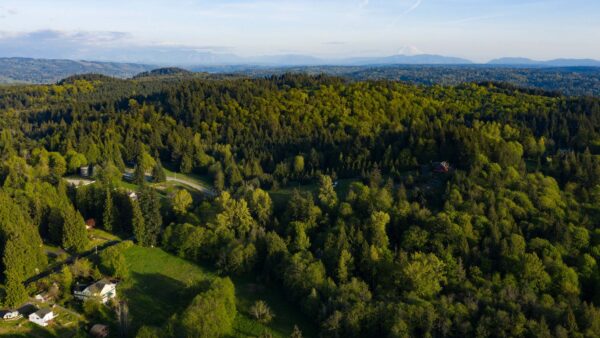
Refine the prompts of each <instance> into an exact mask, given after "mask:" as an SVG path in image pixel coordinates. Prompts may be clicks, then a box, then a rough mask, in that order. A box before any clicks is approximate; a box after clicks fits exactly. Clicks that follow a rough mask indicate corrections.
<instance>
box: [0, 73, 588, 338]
mask: <svg viewBox="0 0 600 338" xmlns="http://www.w3.org/2000/svg"><path fill="white" fill-rule="evenodd" d="M375 71H376V72H378V71H383V70H381V69H380V70H375ZM415 71H416V72H419V71H422V70H415ZM459 73H460V72H459ZM103 81H104V80H98V82H97V83H93V84H88V85H86V84H85V83H76V84H61V85H55V86H51V87H47V88H46V87H10V88H2V89H0V108H3V109H0V110H1V111H2V117H3V119H2V122H1V123H0V129H2V130H3V132H2V133H1V134H0V143H2V145H1V147H0V148H1V149H2V150H1V151H0V153H1V155H0V156H2V165H1V166H0V183H1V185H2V187H3V188H2V189H3V191H4V192H3V193H2V194H1V195H2V196H4V195H5V196H4V197H0V198H2V200H0V202H2V203H0V216H1V217H0V225H1V226H0V249H1V250H0V253H2V254H3V256H2V257H3V258H4V257H12V256H11V255H13V254H10V255H8V256H5V255H4V249H5V247H7V245H8V244H7V243H10V242H11V241H13V242H14V243H18V245H17V247H19V248H22V249H23V252H22V253H19V254H14V257H13V258H11V259H8V258H7V262H13V261H14V262H17V261H19V262H20V261H22V260H23V257H27V258H29V257H31V261H32V264H31V266H30V265H29V264H21V265H20V264H17V263H10V264H6V265H7V266H6V267H5V268H4V270H3V271H6V275H5V276H4V277H5V278H4V280H5V283H6V289H9V288H8V286H9V285H8V282H9V281H10V289H11V290H13V291H11V293H12V294H14V295H17V297H16V298H18V295H19V294H20V291H19V290H18V283H16V282H15V281H22V280H24V279H25V278H27V277H28V276H31V275H33V274H34V272H35V268H39V267H42V268H43V266H44V264H42V263H44V262H43V252H42V251H41V249H40V248H41V246H40V245H41V238H40V236H39V234H41V235H42V237H43V238H44V240H46V241H50V242H55V243H56V244H60V245H61V246H65V247H67V248H69V249H71V250H73V251H76V250H78V249H77V247H81V246H82V245H81V244H82V243H83V242H84V240H83V239H81V236H80V235H81V232H80V229H81V228H82V227H81V224H82V220H81V217H80V216H79V213H80V214H81V215H84V216H85V217H86V219H87V218H95V219H103V218H105V219H109V218H111V214H112V213H111V212H110V210H111V209H112V210H117V211H118V212H115V213H114V214H112V218H113V223H114V228H115V229H114V230H115V231H116V230H118V231H122V232H124V233H126V234H127V233H129V232H132V233H133V234H134V235H135V236H136V238H137V240H138V242H139V243H140V244H142V245H144V246H154V245H157V244H158V243H159V242H160V243H161V244H162V245H163V246H164V248H165V249H166V250H169V251H171V252H173V253H174V254H176V255H178V256H180V257H183V258H185V259H187V260H190V261H194V262H203V263H210V264H212V265H213V267H214V268H216V270H217V271H218V272H220V273H231V274H243V275H245V274H247V275H250V276H253V275H255V274H258V275H260V277H261V279H262V278H264V279H265V280H268V281H269V283H270V285H272V287H271V289H272V290H274V289H276V288H281V289H282V290H284V292H285V293H286V294H287V295H288V296H289V298H290V299H292V300H293V302H294V303H295V305H296V306H297V308H299V309H302V311H304V312H305V313H306V314H308V315H309V316H310V317H311V318H312V319H313V321H314V322H315V323H318V324H319V326H320V327H321V332H320V333H321V335H323V336H333V337H335V336H337V337H388V336H392V337H396V336H398V337H400V336H403V337H404V336H489V335H497V336H544V335H546V336H547V335H556V336H561V335H563V336H567V335H572V336H585V335H587V336H597V335H598V334H597V332H598V328H597V325H596V324H595V323H597V322H599V320H600V315H599V314H598V313H599V311H598V309H597V305H596V304H597V303H598V301H599V300H600V288H598V287H597V285H598V265H597V262H598V260H599V259H600V231H599V230H598V229H597V224H600V223H599V222H600V206H599V205H600V204H599V202H600V188H599V187H600V156H599V154H600V133H598V130H600V101H599V100H598V99H597V98H593V97H585V98H584V97H563V96H560V95H555V94H549V93H543V92H540V91H535V90H526V89H517V88H513V87H511V86H507V85H498V84H481V85H476V84H462V85H460V86H455V87H441V86H431V87H427V86H421V87H416V86H411V85H408V84H405V83H399V82H390V81H370V82H361V81H356V82H346V81H344V80H342V79H339V78H332V77H327V76H318V77H311V76H307V75H290V74H285V75H281V76H273V77H268V78H260V79H237V78H228V79H226V80H222V79H211V80H202V79H198V78H196V79H188V78H185V79H179V80H178V81H177V82H176V83H174V82H168V81H157V80H149V79H145V80H136V81H119V82H118V83H115V82H111V83H105V82H103ZM586 81H587V80H586ZM44 88H45V89H44ZM74 102H76V104H75V103H74ZM123 102H125V103H127V102H129V104H123ZM15 111H18V112H19V114H15V113H14V112H15ZM49 117H51V118H49ZM4 128H8V130H9V132H5V130H7V129H4ZM18 154H21V155H22V154H27V156H23V157H20V156H19V155H18ZM148 154H155V156H156V158H155V159H154V158H152V157H150V156H149V155H148ZM80 155H83V156H84V157H85V159H86V160H87V161H88V162H89V163H92V164H101V166H102V167H103V169H104V170H100V172H99V179H100V181H101V183H102V185H101V187H96V186H95V185H92V186H89V187H79V188H77V189H75V188H67V187H66V185H65V184H64V183H63V180H61V179H60V178H61V177H62V175H63V174H64V173H65V170H66V171H71V170H74V169H75V167H76V166H75V164H78V163H81V162H82V161H83V157H82V156H80ZM61 157H63V159H62V160H61ZM125 161H126V162H127V163H132V162H133V163H136V164H137V165H138V179H139V178H141V176H142V173H145V172H146V171H148V170H150V169H152V170H153V171H154V169H155V168H156V167H159V165H160V163H161V162H163V163H165V165H166V166H168V167H169V168H180V170H182V171H184V172H190V173H194V175H208V176H209V177H210V178H212V179H213V180H214V182H215V189H216V190H217V191H218V192H219V196H218V197H217V198H216V199H214V200H213V199H212V197H213V196H212V195H213V193H212V191H208V192H206V194H205V195H204V196H198V199H200V198H201V197H202V198H204V201H203V202H202V203H201V204H200V205H198V206H197V207H195V208H191V207H190V205H189V203H188V202H189V200H190V198H188V197H189V196H186V195H185V193H178V194H177V195H179V196H177V203H173V206H175V205H177V207H176V208H174V209H175V210H176V211H177V213H179V215H178V214H177V213H173V212H172V209H171V208H166V207H165V206H167V203H162V202H163V201H161V197H162V196H169V195H168V193H166V194H163V193H162V192H161V193H160V194H159V193H158V192H157V191H156V190H154V189H153V188H152V185H150V184H144V187H142V189H141V190H142V191H140V193H139V201H137V202H136V201H130V200H129V197H128V196H127V194H126V193H125V192H124V191H121V190H119V189H118V188H117V189H114V188H116V187H118V186H119V185H122V184H123V183H122V182H121V175H120V172H122V171H124V170H125V165H124V163H125ZM153 161H156V165H155V163H154V162H153ZM442 161H445V162H447V164H448V165H449V166H448V167H446V166H444V165H443V164H442ZM95 167H97V166H95ZM142 169H143V170H142ZM156 176H159V175H156ZM138 181H139V183H142V182H141V180H138ZM338 182H339V185H338V184H337V183H338ZM157 187H158V188H162V185H160V186H157ZM259 187H260V188H259ZM107 188H109V189H110V192H109V193H110V195H111V198H110V201H112V204H113V205H112V206H110V204H111V203H110V202H109V200H108V199H107V198H106V195H108V194H107V193H105V189H107ZM270 196H276V197H277V199H276V202H277V203H273V201H272V200H271V198H270ZM194 197H195V198H196V196H194ZM165 202H168V201H165ZM173 202H175V199H173ZM5 205H7V207H5ZM107 205H109V206H110V208H107V207H106V206H107ZM107 210H108V211H107ZM104 213H106V214H107V216H105V217H103V214H104ZM184 213H185V215H183V214H184ZM163 219H164V221H165V224H169V226H168V227H166V229H164V231H162V230H163V229H162V223H163ZM178 221H181V222H182V223H177V222H178ZM27 225H29V226H27ZM32 225H33V226H32ZM75 225H77V226H75ZM21 238H25V239H26V240H21ZM14 243H13V244H14ZM11 245H12V244H11ZM25 252H26V253H25ZM106 255H109V256H108V257H104V262H101V267H102V269H103V270H104V271H106V272H108V273H110V274H117V275H119V274H123V273H122V272H119V271H120V270H121V269H122V266H123V264H122V260H121V259H120V258H119V255H118V254H116V253H111V252H110V251H109V252H108V253H107V254H106ZM148 264H154V263H153V262H151V263H148ZM74 266H77V268H74V271H73V275H74V278H78V277H79V275H86V276H87V277H90V276H91V275H93V274H94V273H96V272H95V271H96V270H94V269H93V268H92V267H88V266H85V264H84V263H82V262H79V261H78V262H77V263H75V265H74ZM163 269H164V267H163ZM76 270H79V271H76ZM8 275H11V276H13V277H11V278H8ZM14 276H16V277H14ZM146 277H147V279H146V280H145V281H146V282H148V281H150V280H151V279H150V277H148V276H146ZM84 278H85V277H84ZM131 278H133V279H136V278H142V277H140V276H137V275H133V274H132V276H131ZM184 284H185V285H192V284H193V283H192V284H190V283H187V282H185V283H184ZM178 289H181V290H183V289H182V288H178ZM186 290H187V288H186ZM182 292H184V291H182ZM11 297H12V296H11ZM261 298H262V296H261ZM264 299H266V300H268V301H269V305H273V303H272V302H271V300H270V299H267V298H264ZM256 300H257V298H256V299H253V300H252V301H251V302H249V303H247V304H246V303H244V304H243V306H244V307H246V308H244V310H243V311H240V313H242V314H243V315H247V312H248V310H249V307H250V306H251V305H252V303H253V302H254V301H256ZM197 302H198V303H197V305H199V304H203V303H202V301H201V300H198V301H197ZM164 304H168V301H165V302H164ZM215 304H216V303H215ZM215 304H212V303H211V304H208V305H207V304H204V305H202V306H199V307H200V308H202V309H205V308H210V306H213V305H215ZM209 305H210V306H209ZM214 308H215V309H216V311H217V312H215V313H217V314H218V313H222V312H223V311H222V307H217V306H214ZM154 310H155V311H156V309H154ZM159 310H160V309H159ZM277 311H278V314H279V310H277ZM148 312H149V311H148ZM167 312H169V311H167ZM198 313H199V315H198V316H197V317H194V316H195V315H194V316H192V317H190V319H189V320H188V321H181V322H178V321H174V322H171V324H172V325H171V326H170V327H166V328H165V331H164V332H163V331H161V334H163V333H164V334H169V333H173V332H169V329H173V330H175V329H176V328H179V329H182V330H190V331H189V332H192V333H191V334H192V335H194V334H196V333H197V332H196V331H194V330H196V329H197V328H194V327H192V325H191V323H192V322H193V321H195V320H196V319H199V318H206V317H207V316H208V315H207V314H206V313H204V312H202V311H198ZM169 315H171V313H169ZM182 316H185V314H184V313H183V312H181V313H177V314H176V316H175V317H177V318H178V319H181V320H182V318H183V317H182ZM280 317H281V315H280V316H278V317H276V318H275V319H274V320H273V323H274V324H273V325H276V323H277V321H278V320H280ZM183 322H185V323H186V325H181V326H177V325H175V324H176V323H177V324H178V325H179V324H181V323H183ZM146 324H148V323H146ZM255 324H256V325H259V324H258V323H255ZM206 328H207V330H209V331H210V330H216V328H215V327H213V326H207V327H206ZM255 331H256V332H255ZM255 331H253V332H252V334H256V335H258V334H261V332H263V331H264V330H255ZM289 331H290V332H287V333H286V334H289V333H291V327H290V330H289ZM185 332H188V331H185ZM194 332H195V333H194ZM213 333H214V332H213ZM265 334H268V333H265ZM184 336H185V335H184Z"/></svg>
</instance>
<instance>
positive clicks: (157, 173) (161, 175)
mask: <svg viewBox="0 0 600 338" xmlns="http://www.w3.org/2000/svg"><path fill="white" fill-rule="evenodd" d="M166 180H167V175H166V174H165V170H164V168H163V166H162V164H161V163H160V160H159V161H156V164H155V165H154V167H152V181H154V182H155V183H161V182H165V181H166Z"/></svg>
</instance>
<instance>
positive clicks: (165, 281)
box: [123, 273, 206, 332]
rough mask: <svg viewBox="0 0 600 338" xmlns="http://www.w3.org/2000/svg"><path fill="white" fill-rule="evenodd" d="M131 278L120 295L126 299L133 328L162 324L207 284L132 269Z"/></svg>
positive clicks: (186, 304)
mask: <svg viewBox="0 0 600 338" xmlns="http://www.w3.org/2000/svg"><path fill="white" fill-rule="evenodd" d="M130 280H131V282H130V284H129V286H128V287H127V288H125V290H124V291H123V295H124V296H125V299H127V301H128V306H129V319H130V321H131V326H132V328H134V329H135V330H137V329H138V328H139V327H140V326H142V325H152V326H162V325H163V324H165V323H166V322H167V321H168V319H169V318H170V317H171V316H172V315H174V314H177V313H180V312H181V311H183V310H184V309H185V308H186V307H187V306H188V305H189V304H190V302H191V301H192V299H193V297H194V296H195V295H196V294H198V293H199V292H200V291H201V290H202V289H205V288H206V285H204V283H200V284H195V285H191V286H189V285H185V283H183V282H181V281H179V280H177V279H174V278H171V277H168V276H165V275H162V274H158V273H149V274H142V273H133V274H132V275H131V277H130ZM134 332H135V331H134Z"/></svg>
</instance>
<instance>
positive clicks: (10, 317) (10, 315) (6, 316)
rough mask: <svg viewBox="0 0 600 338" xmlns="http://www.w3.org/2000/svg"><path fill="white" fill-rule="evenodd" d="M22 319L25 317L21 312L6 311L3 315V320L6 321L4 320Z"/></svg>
mask: <svg viewBox="0 0 600 338" xmlns="http://www.w3.org/2000/svg"><path fill="white" fill-rule="evenodd" d="M21 317H23V316H21V314H20V313H19V311H6V312H4V313H3V314H2V319H4V320H14V319H18V318H21Z"/></svg>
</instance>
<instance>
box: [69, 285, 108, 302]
mask: <svg viewBox="0 0 600 338" xmlns="http://www.w3.org/2000/svg"><path fill="white" fill-rule="evenodd" d="M73 295H74V296H75V298H77V299H81V300H86V299H94V298H95V299H98V300H100V301H102V303H105V304H106V303H107V302H108V301H109V300H110V299H112V298H115V297H116V296H117V284H116V283H111V282H109V281H107V280H100V281H97V282H96V283H94V284H92V285H89V286H87V287H86V288H84V289H83V290H77V289H75V291H74V292H73Z"/></svg>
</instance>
